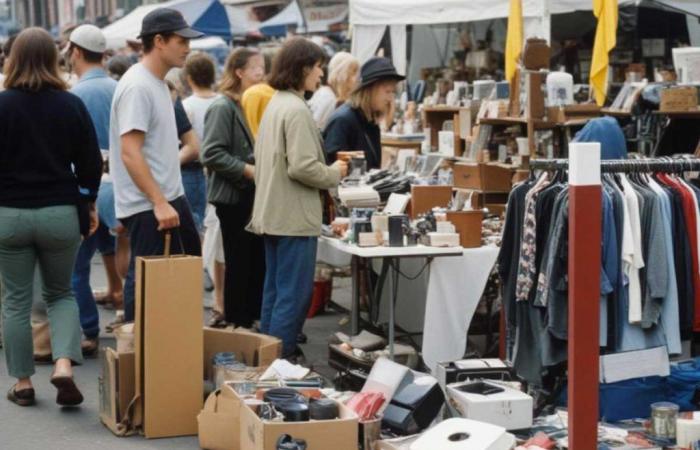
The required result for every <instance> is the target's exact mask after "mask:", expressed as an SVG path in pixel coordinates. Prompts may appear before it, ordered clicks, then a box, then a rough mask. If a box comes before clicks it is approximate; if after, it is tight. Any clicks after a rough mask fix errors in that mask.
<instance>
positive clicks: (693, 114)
mask: <svg viewBox="0 0 700 450" xmlns="http://www.w3.org/2000/svg"><path fill="white" fill-rule="evenodd" d="M653 114H656V115H659V116H668V117H670V118H672V119H700V111H665V112H664V111H654V112H653Z"/></svg>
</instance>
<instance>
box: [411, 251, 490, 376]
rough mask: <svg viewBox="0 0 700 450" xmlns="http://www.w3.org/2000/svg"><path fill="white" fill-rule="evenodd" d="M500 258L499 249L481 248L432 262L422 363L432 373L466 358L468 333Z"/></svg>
mask: <svg viewBox="0 0 700 450" xmlns="http://www.w3.org/2000/svg"><path fill="white" fill-rule="evenodd" d="M497 256H498V248H496V247H481V248H474V249H465V250H464V255H462V256H459V257H454V258H436V259H435V260H434V261H433V264H432V267H431V270H430V281H429V282H428V295H427V301H426V303H427V305H426V308H425V324H424V326H423V361H424V362H425V365H426V366H428V368H429V369H430V370H431V371H434V370H435V367H436V365H437V363H439V362H442V361H454V360H456V359H460V358H462V357H463V356H464V353H465V351H466V349H467V330H468V329H469V324H470V323H471V321H472V317H473V316H474V311H476V307H477V305H478V304H479V299H480V298H481V295H482V293H483V292H484V287H486V282H487V281H488V278H489V274H490V273H491V269H493V265H494V264H495V263H496V257H497Z"/></svg>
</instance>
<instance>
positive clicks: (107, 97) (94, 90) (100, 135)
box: [71, 69, 117, 150]
mask: <svg viewBox="0 0 700 450" xmlns="http://www.w3.org/2000/svg"><path fill="white" fill-rule="evenodd" d="M116 88H117V82H116V81H115V80H113V79H112V78H110V77H109V76H108V75H107V73H106V72H105V71H104V70H102V69H91V70H89V71H87V72H86V73H84V74H83V76H82V77H81V78H80V80H78V83H77V84H76V85H75V86H74V87H73V88H72V89H71V92H72V93H73V94H75V95H77V96H78V97H79V98H80V99H81V100H82V101H83V103H84V104H85V107H86V108H87V110H88V113H89V114H90V118H91V119H92V123H93V124H94V126H95V133H96V134H97V143H98V144H99V145H100V149H102V150H109V118H110V116H109V115H110V110H111V107H112V97H114V90H115V89H116Z"/></svg>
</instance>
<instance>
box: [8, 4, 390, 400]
mask: <svg viewBox="0 0 700 450" xmlns="http://www.w3.org/2000/svg"><path fill="white" fill-rule="evenodd" d="M200 36H201V33H199V32H197V31H195V30H193V29H192V28H190V26H189V25H188V24H187V23H186V21H185V20H184V18H183V17H182V15H181V14H180V13H179V12H177V11H175V10H172V9H167V8H159V9H156V10H154V11H152V12H151V13H149V14H148V15H147V16H146V17H145V18H144V20H143V23H142V29H141V34H140V36H139V39H140V45H141V46H142V50H141V53H140V54H139V56H138V57H137V58H136V57H125V56H115V57H112V58H111V59H109V60H108V59H107V57H106V55H107V45H106V40H105V37H104V35H103V34H102V32H101V31H100V30H99V29H98V28H96V27H94V26H91V25H82V26H80V27H78V28H76V29H75V30H73V31H72V33H71V34H70V36H69V39H68V42H67V44H66V45H65V47H64V48H61V49H59V48H57V46H56V45H55V43H54V41H53V39H52V38H51V36H50V35H49V34H48V33H47V32H46V31H44V30H42V29H39V28H29V29H26V30H24V31H22V32H21V33H20V34H19V35H18V36H17V37H16V38H15V39H13V40H12V42H11V45H6V46H5V47H6V48H5V49H4V50H5V52H4V53H5V62H4V67H3V74H4V77H3V80H2V83H3V89H4V90H3V92H0V142H3V145H2V146H0V287H1V289H2V297H1V299H2V302H1V303H2V332H3V342H4V346H5V357H6V361H7V368H8V371H9V374H10V376H12V377H13V378H16V379H17V382H16V384H14V385H13V386H12V387H11V389H10V391H9V392H8V395H7V397H8V399H9V400H10V401H12V402H14V403H15V404H17V405H21V406H28V405H32V404H34V403H35V392H34V388H33V385H32V381H31V377H32V375H33V374H34V372H35V369H34V364H35V360H41V359H42V358H43V359H46V361H47V362H53V363H54V365H55V368H54V371H53V374H52V376H51V383H52V384H53V385H55V387H56V389H57V397H56V402H57V403H58V404H59V405H63V406H71V405H77V404H80V403H81V402H82V400H83V396H82V394H81V392H80V390H79V388H78V386H77V385H76V383H75V381H74V379H73V366H74V365H76V364H79V363H81V361H82V360H83V358H84V357H94V356H95V355H96V354H97V351H98V347H99V334H100V322H99V311H98V307H97V305H98V304H102V305H105V307H112V308H115V309H123V311H124V312H123V321H125V322H129V321H133V320H134V307H135V305H134V290H135V274H134V263H135V260H136V258H138V257H142V256H154V255H162V254H164V252H165V250H166V249H165V248H164V246H165V242H166V240H165V239H164V234H165V233H166V232H168V233H170V234H171V236H172V239H171V240H169V242H171V249H170V251H171V252H172V253H185V254H188V255H202V252H203V250H204V255H203V256H204V257H203V261H204V266H205V268H206V270H207V272H208V273H209V275H210V276H211V278H212V280H213V284H214V290H215V295H214V297H215V299H216V302H215V303H216V305H215V307H214V311H213V315H212V318H211V321H210V325H211V326H217V327H222V326H228V325H234V326H236V327H245V328H250V329H253V328H254V329H257V330H259V331H260V332H262V333H265V334H270V335H273V336H277V337H279V338H280V339H281V340H282V342H283V354H282V356H283V357H284V358H287V359H289V360H293V361H296V360H297V358H298V357H299V356H300V350H299V347H298V342H299V340H300V339H301V337H302V336H303V334H302V328H303V324H304V320H305V317H306V313H307V309H308V306H309V303H310V299H311V296H312V290H313V280H314V269H315V262H316V246H317V238H318V236H319V235H320V232H321V225H322V217H323V203H322V195H321V194H322V191H324V190H329V189H332V188H335V187H336V186H338V184H339V183H340V181H341V179H342V178H343V177H345V176H346V175H347V171H348V164H347V162H346V161H344V160H343V159H342V158H337V154H338V152H339V151H342V150H353V151H356V150H361V151H364V153H365V159H366V161H367V166H368V168H376V167H379V165H380V162H381V145H380V128H379V121H380V119H381V118H382V117H383V116H384V115H386V114H387V111H390V109H391V107H392V106H393V102H394V97H395V92H396V85H397V83H398V82H399V81H401V80H402V79H403V77H402V76H400V75H399V74H398V73H397V72H396V70H395V69H394V67H393V66H392V64H391V62H390V61H389V60H387V59H384V58H372V59H370V60H369V61H367V62H366V63H365V64H363V65H362V66H360V64H359V62H358V61H357V60H356V59H355V58H354V57H353V56H351V55H350V54H348V53H345V52H340V53H337V54H335V55H334V56H333V58H332V59H331V60H330V61H329V62H328V61H327V59H328V56H327V55H326V53H325V52H324V50H323V49H321V48H320V47H319V46H317V45H316V44H314V43H313V42H311V41H310V40H307V39H305V38H302V37H294V38H290V39H288V40H287V41H286V42H285V43H284V44H283V45H282V47H281V48H280V49H279V50H278V51H277V52H276V54H275V55H274V57H272V58H271V61H268V60H267V59H270V58H266V57H267V56H268V55H263V54H262V53H261V52H259V51H258V50H257V49H252V48H238V49H235V50H234V51H233V52H232V53H231V54H230V55H229V57H228V60H227V62H226V64H225V66H224V68H223V73H222V74H221V77H220V79H218V80H217V76H216V69H215V65H214V62H213V60H212V59H211V58H210V57H209V56H207V55H206V54H204V53H199V52H197V53H191V52H190V48H189V40H190V39H194V38H197V37H200ZM61 60H63V61H65V63H66V65H67V66H68V67H69V68H70V71H69V72H68V73H66V72H65V71H63V70H61V68H60V61H61ZM327 62H328V64H326V63H327ZM326 66H327V69H326V71H324V68H326ZM180 69H181V70H180ZM173 70H180V72H179V73H177V74H176V76H175V78H176V79H179V80H184V83H183V84H184V85H186V87H187V88H188V91H190V92H191V95H189V96H187V97H186V98H183V97H185V94H184V92H183V90H182V86H178V85H177V84H178V83H177V82H175V83H174V82H172V81H173V80H172V78H173V76H172V74H173ZM324 78H326V79H327V83H325V84H324V83H322V80H323V79H324ZM175 81H177V80H175ZM321 85H323V87H321V89H318V88H319V87H320V86H321ZM97 251H99V252H100V255H101V257H102V259H103V261H104V267H105V270H106V272H107V280H108V287H107V291H106V292H104V293H102V295H95V294H94V293H93V289H92V287H91V286H90V266H91V261H92V259H93V257H94V256H95V253H97ZM37 267H38V269H39V270H38V272H39V273H40V275H41V290H42V297H43V300H44V302H45V304H46V310H47V316H48V326H47V327H45V329H46V332H47V334H48V335H49V337H50V350H49V353H48V354H45V355H42V354H37V351H36V349H35V348H34V340H35V339H36V333H37V329H38V328H37V327H34V334H35V336H34V338H33V328H32V308H33V303H34V294H33V286H34V283H35V280H34V273H35V271H36V268H37ZM146 301H147V300H146ZM118 325H119V324H118V323H115V324H112V325H111V327H116V326H118ZM49 330H50V331H49Z"/></svg>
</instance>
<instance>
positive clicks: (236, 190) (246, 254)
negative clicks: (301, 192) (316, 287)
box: [202, 48, 265, 328]
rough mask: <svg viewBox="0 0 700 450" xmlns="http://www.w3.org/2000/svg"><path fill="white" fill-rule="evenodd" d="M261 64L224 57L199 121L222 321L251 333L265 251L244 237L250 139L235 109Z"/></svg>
mask: <svg viewBox="0 0 700 450" xmlns="http://www.w3.org/2000/svg"><path fill="white" fill-rule="evenodd" d="M264 73H265V62H264V60H263V57H262V55H261V54H260V53H258V52H257V51H256V50H251V49H247V48H239V49H237V50H236V51H234V52H233V53H231V55H230V56H229V58H228V60H227V61H226V66H225V68H224V74H223V78H222V80H221V85H220V87H219V91H220V92H221V93H222V94H223V95H222V96H221V98H219V99H217V100H216V101H215V102H214V103H212V105H211V106H210V107H209V109H208V110H207V113H206V115H205V118H204V142H203V144H202V164H204V166H205V167H206V168H207V169H208V170H209V188H208V194H207V195H208V201H209V203H211V204H213V205H214V206H215V208H216V215H217V217H218V218H219V221H220V222H221V236H222V238H223V247H224V259H225V260H226V269H225V275H224V318H225V321H226V322H228V323H232V324H235V325H236V326H239V327H245V328H251V327H252V326H253V322H254V321H255V320H257V319H259V318H260V305H261V302H262V290H263V281H264V280H265V251H264V246H263V241H262V238H260V236H256V235H255V234H252V233H249V232H248V231H246V230H245V226H246V224H247V223H248V221H249V220H250V213H251V211H252V209H253V199H254V197H255V182H254V180H253V178H254V176H255V169H254V164H255V158H254V155H253V146H254V141H253V135H252V134H251V132H250V130H249V129H248V125H247V123H246V120H245V117H244V115H243V112H242V110H241V107H240V100H241V96H242V95H243V92H244V91H245V90H246V89H248V88H249V87H250V86H252V85H254V84H256V83H259V82H260V81H262V77H263V75H264Z"/></svg>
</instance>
